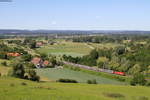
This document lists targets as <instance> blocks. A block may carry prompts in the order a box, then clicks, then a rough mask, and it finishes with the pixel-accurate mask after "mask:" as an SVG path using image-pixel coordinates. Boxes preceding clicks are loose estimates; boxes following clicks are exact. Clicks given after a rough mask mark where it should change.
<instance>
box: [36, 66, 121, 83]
mask: <svg viewBox="0 0 150 100" xmlns="http://www.w3.org/2000/svg"><path fill="white" fill-rule="evenodd" d="M36 71H37V73H38V74H39V75H40V76H43V77H46V78H48V79H50V80H54V81H55V80H58V79H60V78H65V79H75V80H77V81H78V82H81V83H86V82H87V80H93V79H96V81H97V82H98V83H100V84H124V83H122V82H119V81H116V80H113V79H108V78H104V77H101V76H96V75H91V74H88V73H84V72H80V71H73V70H70V69H66V68H64V69H52V68H47V69H37V70H36Z"/></svg>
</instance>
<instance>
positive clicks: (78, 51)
mask: <svg viewBox="0 0 150 100" xmlns="http://www.w3.org/2000/svg"><path fill="white" fill-rule="evenodd" d="M91 50H92V48H90V47H89V46H88V45H86V44H84V43H73V42H64V41H61V42H58V43H56V44H54V45H45V46H42V47H41V48H38V49H37V50H36V51H37V52H40V53H46V54H54V55H64V54H66V55H71V56H83V55H87V54H89V52H90V51H91Z"/></svg>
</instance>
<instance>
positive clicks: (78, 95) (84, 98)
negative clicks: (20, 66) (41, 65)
mask: <svg viewBox="0 0 150 100" xmlns="http://www.w3.org/2000/svg"><path fill="white" fill-rule="evenodd" d="M149 94H150V89H149V87H142V86H124V85H99V84H97V85H91V84H79V83H77V84H70V83H67V84H64V83H55V82H45V83H36V82H31V81H28V80H22V79H16V78H9V77H0V100H31V99H32V100H150V95H149Z"/></svg>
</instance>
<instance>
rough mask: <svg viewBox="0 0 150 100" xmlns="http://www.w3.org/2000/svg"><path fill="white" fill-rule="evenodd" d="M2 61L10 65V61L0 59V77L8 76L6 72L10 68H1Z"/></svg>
mask: <svg viewBox="0 0 150 100" xmlns="http://www.w3.org/2000/svg"><path fill="white" fill-rule="evenodd" d="M4 61H5V62H7V64H8V65H9V64H10V63H11V61H9V60H3V59H0V74H1V76H6V75H7V74H8V71H9V70H10V67H8V66H3V65H2V64H1V63H2V62H4Z"/></svg>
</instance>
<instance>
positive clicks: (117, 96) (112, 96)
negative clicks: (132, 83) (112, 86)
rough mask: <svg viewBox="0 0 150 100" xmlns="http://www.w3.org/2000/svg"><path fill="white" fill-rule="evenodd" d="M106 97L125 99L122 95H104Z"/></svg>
mask: <svg viewBox="0 0 150 100" xmlns="http://www.w3.org/2000/svg"><path fill="white" fill-rule="evenodd" d="M103 94H104V96H106V97H110V98H124V97H125V96H124V95H122V94H120V93H103Z"/></svg>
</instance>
